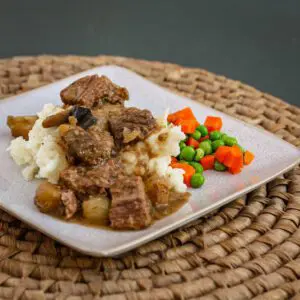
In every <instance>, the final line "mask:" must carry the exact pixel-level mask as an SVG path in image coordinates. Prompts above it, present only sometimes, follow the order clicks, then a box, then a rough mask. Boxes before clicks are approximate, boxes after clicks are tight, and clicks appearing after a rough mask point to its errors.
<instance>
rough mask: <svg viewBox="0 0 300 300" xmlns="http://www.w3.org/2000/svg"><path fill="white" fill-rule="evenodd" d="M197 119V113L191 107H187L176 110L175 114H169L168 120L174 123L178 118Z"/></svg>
mask: <svg viewBox="0 0 300 300" xmlns="http://www.w3.org/2000/svg"><path fill="white" fill-rule="evenodd" d="M179 119H181V120H196V117H195V115H194V114H193V111H192V110H191V108H190V107H185V108H184V109H182V110H179V111H176V112H174V113H173V114H170V115H168V122H171V123H174V122H176V121H177V120H179Z"/></svg>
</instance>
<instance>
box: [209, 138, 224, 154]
mask: <svg viewBox="0 0 300 300" xmlns="http://www.w3.org/2000/svg"><path fill="white" fill-rule="evenodd" d="M224 145H225V143H224V142H223V141H222V140H216V141H213V142H212V143H211V148H212V151H213V152H215V151H216V150H217V149H218V148H219V147H220V146H224Z"/></svg>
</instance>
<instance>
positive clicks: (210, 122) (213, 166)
mask: <svg viewBox="0 0 300 300" xmlns="http://www.w3.org/2000/svg"><path fill="white" fill-rule="evenodd" d="M168 122H169V123H173V124H175V125H180V126H181V130H182V132H184V133H185V135H186V138H185V139H184V140H182V141H181V142H180V143H179V146H180V155H179V156H178V157H176V158H175V157H173V158H172V161H171V167H172V168H179V169H183V170H184V171H185V173H184V183H185V184H186V185H187V186H189V187H193V188H199V187H200V186H202V185H203V184H204V182H205V178H204V176H203V171H205V170H216V171H219V172H224V171H229V172H230V173H231V174H238V173H240V172H241V171H242V168H243V167H244V165H249V164H250V163H251V162H252V161H253V159H254V154H253V153H251V152H250V151H248V150H245V149H244V148H243V147H242V146H241V145H239V143H238V141H237V139H236V138H235V137H232V136H228V135H227V134H226V133H223V132H221V129H222V125H223V122H222V119H221V118H220V117H214V116H208V117H206V119H205V122H204V124H200V123H199V122H198V121H197V119H196V117H195V115H194V114H193V112H192V110H191V108H189V107H186V108H184V109H182V110H180V111H177V112H175V113H173V114H170V115H168Z"/></svg>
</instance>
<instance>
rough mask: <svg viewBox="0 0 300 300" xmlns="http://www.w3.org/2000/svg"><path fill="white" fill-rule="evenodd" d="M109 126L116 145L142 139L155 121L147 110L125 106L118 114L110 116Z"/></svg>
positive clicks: (154, 124)
mask: <svg viewBox="0 0 300 300" xmlns="http://www.w3.org/2000/svg"><path fill="white" fill-rule="evenodd" d="M109 127H110V130H111V132H112V134H113V136H114V138H115V142H116V144H117V146H119V147H120V146H121V145H122V144H127V143H130V142H132V141H137V140H143V139H144V138H145V137H146V136H147V135H148V134H149V133H151V131H152V130H153V129H154V128H155V127H156V121H155V119H154V117H153V116H152V114H151V112H150V111H149V110H146V109H144V110H141V109H138V108H135V107H130V108H125V109H124V110H123V113H122V114H120V115H114V116H111V117H110V119H109Z"/></svg>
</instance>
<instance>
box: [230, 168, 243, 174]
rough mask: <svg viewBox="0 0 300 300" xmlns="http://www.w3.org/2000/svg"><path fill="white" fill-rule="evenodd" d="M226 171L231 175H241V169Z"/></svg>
mask: <svg viewBox="0 0 300 300" xmlns="http://www.w3.org/2000/svg"><path fill="white" fill-rule="evenodd" d="M228 171H229V172H230V173H231V174H233V175H235V174H238V173H241V171H242V168H229V169H228Z"/></svg>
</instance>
